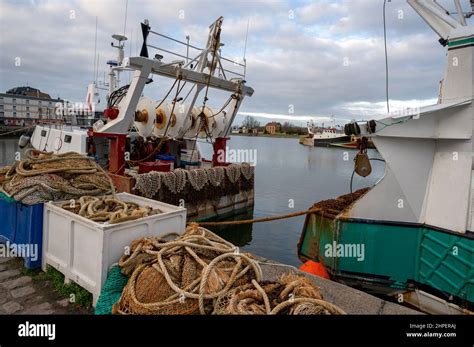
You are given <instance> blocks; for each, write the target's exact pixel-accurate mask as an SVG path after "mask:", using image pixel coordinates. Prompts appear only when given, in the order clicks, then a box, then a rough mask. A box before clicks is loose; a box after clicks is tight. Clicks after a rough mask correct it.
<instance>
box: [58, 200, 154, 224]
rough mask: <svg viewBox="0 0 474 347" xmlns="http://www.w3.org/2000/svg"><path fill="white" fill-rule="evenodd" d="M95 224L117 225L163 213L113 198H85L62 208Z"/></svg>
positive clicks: (66, 204)
mask: <svg viewBox="0 0 474 347" xmlns="http://www.w3.org/2000/svg"><path fill="white" fill-rule="evenodd" d="M61 207H62V208H64V209H65V210H68V211H71V212H73V213H75V214H78V215H80V216H82V217H85V218H87V219H90V220H92V221H94V222H101V223H105V222H108V223H109V224H116V223H122V222H127V221H130V220H136V219H139V218H142V217H147V216H152V215H155V214H159V213H161V212H162V211H160V210H159V209H153V208H151V207H149V206H139V205H138V204H137V203H134V202H130V201H122V200H119V199H116V198H114V197H113V196H101V197H94V196H83V197H80V198H79V202H78V203H76V202H75V201H74V200H73V201H71V202H68V203H65V204H63V205H62V206H61Z"/></svg>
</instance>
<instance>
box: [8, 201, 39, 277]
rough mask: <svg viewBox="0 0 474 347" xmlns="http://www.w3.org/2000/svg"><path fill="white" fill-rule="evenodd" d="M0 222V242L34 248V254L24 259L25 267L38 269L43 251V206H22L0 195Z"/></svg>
mask: <svg viewBox="0 0 474 347" xmlns="http://www.w3.org/2000/svg"><path fill="white" fill-rule="evenodd" d="M0 221H1V226H0V242H2V243H6V242H7V241H8V242H9V243H10V244H17V245H33V246H35V247H36V248H35V250H36V254H34V255H33V254H31V255H32V256H31V257H25V258H24V260H25V267H26V268H27V269H34V268H37V267H40V266H41V256H42V249H43V204H37V205H31V206H28V205H23V204H21V203H18V202H14V201H12V200H11V199H9V198H8V197H6V196H5V195H3V194H0ZM30 251H31V249H30Z"/></svg>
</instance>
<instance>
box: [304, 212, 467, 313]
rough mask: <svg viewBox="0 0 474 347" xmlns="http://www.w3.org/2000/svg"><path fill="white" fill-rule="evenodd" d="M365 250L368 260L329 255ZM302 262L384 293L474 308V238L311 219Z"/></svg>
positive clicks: (364, 222)
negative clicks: (338, 249)
mask: <svg viewBox="0 0 474 347" xmlns="http://www.w3.org/2000/svg"><path fill="white" fill-rule="evenodd" d="M335 244H337V245H342V247H343V248H344V247H346V246H347V245H349V246H350V247H352V249H355V247H357V245H361V247H362V245H363V247H364V255H363V259H362V260H361V258H362V257H360V256H359V257H355V256H348V254H345V255H344V256H340V255H337V254H334V252H333V253H328V249H329V247H328V245H333V246H334V245H335ZM298 256H299V258H300V260H302V261H307V260H316V261H322V262H324V264H325V266H326V268H327V271H328V272H329V273H330V274H331V276H332V277H333V278H334V279H336V280H339V281H341V282H344V283H346V284H349V285H352V286H356V287H360V288H363V289H365V290H368V291H372V292H375V293H380V294H392V295H393V294H396V293H403V292H406V291H413V290H415V289H422V290H424V291H426V292H431V293H432V294H434V295H436V296H438V297H442V298H444V299H445V300H447V301H452V302H454V303H456V304H458V305H459V306H461V307H464V308H467V309H469V310H473V309H474V234H473V233H470V232H468V233H466V234H458V233H452V232H448V231H444V230H438V229H435V228H432V227H429V226H426V225H421V224H419V225H417V224H401V223H387V222H383V221H372V220H371V221H368V220H355V219H342V218H341V219H338V218H337V217H336V218H333V217H328V216H322V215H320V214H312V215H308V216H307V218H306V221H305V226H304V229H303V232H302V235H301V239H300V242H299V244H298Z"/></svg>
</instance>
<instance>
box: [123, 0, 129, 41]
mask: <svg viewBox="0 0 474 347" xmlns="http://www.w3.org/2000/svg"><path fill="white" fill-rule="evenodd" d="M127 10H128V0H125V19H124V23H123V36H125V30H126V29H127Z"/></svg>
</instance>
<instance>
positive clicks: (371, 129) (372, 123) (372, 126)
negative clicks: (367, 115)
mask: <svg viewBox="0 0 474 347" xmlns="http://www.w3.org/2000/svg"><path fill="white" fill-rule="evenodd" d="M376 127H377V123H375V121H374V120H373V119H372V120H369V121H368V122H367V131H368V132H369V134H373V133H375V128H376Z"/></svg>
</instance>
